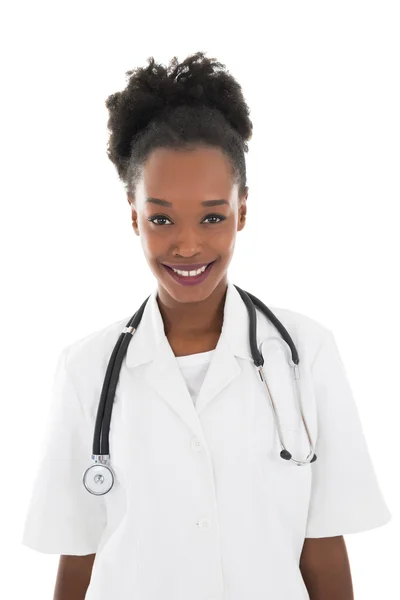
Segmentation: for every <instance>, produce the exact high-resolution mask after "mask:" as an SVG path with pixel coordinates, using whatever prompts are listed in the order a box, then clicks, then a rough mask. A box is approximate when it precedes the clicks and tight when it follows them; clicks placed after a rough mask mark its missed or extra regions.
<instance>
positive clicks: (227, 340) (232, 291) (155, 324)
mask: <svg viewBox="0 0 400 600" xmlns="http://www.w3.org/2000/svg"><path fill="white" fill-rule="evenodd" d="M157 293H158V290H157V288H154V290H153V292H152V293H151V295H150V297H149V299H148V301H147V304H146V306H145V309H144V311H143V315H142V320H141V322H140V324H139V326H138V328H137V330H136V332H135V333H134V336H133V339H132V341H131V342H130V344H129V346H128V349H127V354H126V365H127V366H128V367H129V368H130V367H136V366H138V365H141V364H144V363H146V362H149V361H152V360H154V358H155V354H156V352H157V349H158V348H159V347H160V345H165V344H168V345H169V342H168V339H167V337H166V335H165V332H164V322H163V319H162V316H161V313H160V310H159V307H158V303H157ZM257 315H258V321H257V323H258V326H257V341H258V343H260V342H261V340H262V339H264V338H265V337H266V336H268V335H269V334H275V335H276V330H275V329H273V328H272V326H271V324H270V323H269V321H267V319H266V318H265V317H264V318H262V319H261V320H260V313H259V312H258V309H257ZM220 340H223V342H224V345H225V346H226V347H227V348H229V351H230V352H231V353H232V354H234V355H235V356H237V357H238V358H245V359H247V360H251V361H252V360H253V358H252V356H251V351H250V343H249V317H248V312H247V308H246V306H245V304H244V302H243V300H242V298H241V296H240V294H239V292H238V291H237V289H236V288H235V286H234V285H233V283H232V282H231V281H230V280H228V284H227V291H226V297H225V306H224V318H223V323H222V329H221V335H220ZM133 341H135V343H133ZM221 343H222V342H221Z"/></svg>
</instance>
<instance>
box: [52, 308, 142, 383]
mask: <svg viewBox="0 0 400 600" xmlns="http://www.w3.org/2000/svg"><path fill="white" fill-rule="evenodd" d="M129 319H130V316H126V317H124V318H123V319H118V321H115V322H113V323H111V324H109V325H106V326H105V327H102V328H100V329H97V330H95V331H92V332H90V333H89V334H87V335H85V336H83V337H80V338H78V339H76V340H74V341H73V342H71V343H70V344H68V345H66V346H65V347H64V348H63V352H64V353H65V360H66V363H65V364H66V368H67V370H68V372H69V373H70V375H71V376H72V377H73V378H82V377H87V378H89V376H90V375H95V374H96V372H97V371H98V372H99V373H104V368H105V367H107V364H108V361H109V359H110V356H111V353H112V351H113V349H114V346H115V344H116V343H117V340H118V338H119V336H120V334H121V332H122V330H123V328H124V327H125V326H126V324H127V322H128V321H129Z"/></svg>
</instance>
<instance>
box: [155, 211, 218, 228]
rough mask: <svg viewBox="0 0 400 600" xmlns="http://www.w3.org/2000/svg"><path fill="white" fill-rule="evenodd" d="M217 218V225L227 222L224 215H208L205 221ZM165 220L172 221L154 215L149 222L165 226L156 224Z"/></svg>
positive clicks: (162, 216)
mask: <svg viewBox="0 0 400 600" xmlns="http://www.w3.org/2000/svg"><path fill="white" fill-rule="evenodd" d="M215 218H216V219H219V221H217V223H220V222H221V221H225V219H226V217H225V216H224V215H217V214H211V215H207V216H206V217H205V220H206V219H215ZM163 219H164V220H167V221H170V220H169V219H168V217H165V216H164V215H154V217H149V218H148V219H147V220H148V221H150V223H154V225H163V223H156V221H158V220H163ZM203 222H204V221H203ZM170 223H171V221H170ZM217 223H216V222H215V221H214V223H210V225H214V224H217Z"/></svg>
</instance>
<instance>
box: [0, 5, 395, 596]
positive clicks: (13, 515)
mask: <svg viewBox="0 0 400 600" xmlns="http://www.w3.org/2000/svg"><path fill="white" fill-rule="evenodd" d="M143 4H144V5H146V8H143V6H142V5H143ZM2 13H3V14H2V15H1V18H0V22H1V23H2V24H1V32H0V33H1V35H0V40H1V42H0V43H1V48H0V49H1V53H0V56H1V62H2V64H1V87H2V92H1V100H0V101H1V104H2V106H1V112H0V115H1V120H2V124H1V125H2V126H1V132H2V143H1V150H0V151H1V153H2V163H1V164H2V170H1V171H2V175H1V181H0V185H1V200H2V218H1V220H0V222H1V244H2V248H1V251H2V253H1V257H2V261H1V279H2V310H1V332H2V336H1V341H2V346H1V349H2V364H3V367H4V365H5V366H6V368H5V369H4V370H3V373H2V411H3V419H2V455H3V467H2V469H3V479H2V494H1V500H0V502H1V507H2V521H3V522H2V544H1V554H2V555H1V557H0V558H1V564H2V566H3V569H2V577H1V579H2V582H1V587H2V590H3V592H4V597H7V599H8V600H14V599H20V598H26V597H30V598H35V599H36V598H40V599H41V600H43V599H45V598H46V599H47V598H52V594H53V588H54V582H55V577H56V570H57V566H58V556H55V555H44V554H40V553H37V552H34V551H32V550H30V549H28V548H25V547H23V546H22V545H20V537H21V535H22V526H23V520H24V516H25V511H26V509H27V503H28V501H29V494H30V491H31V486H32V483H33V478H34V475H35V469H36V466H37V460H38V454H39V452H40V447H41V440H42V435H43V426H44V421H45V418H46V415H47V411H48V407H49V403H50V401H51V398H50V391H51V383H52V376H53V371H54V368H55V364H56V359H57V357H58V354H59V352H60V351H61V348H62V347H63V346H64V345H66V344H68V343H70V342H72V341H74V340H75V339H77V338H80V337H83V336H85V335H88V334H89V333H91V332H93V331H95V330H98V329H100V328H102V327H105V326H107V325H108V324H110V323H112V322H115V321H117V320H118V319H121V318H123V317H124V316H125V315H132V314H133V313H134V312H135V311H136V310H137V309H138V307H139V305H140V304H141V303H142V302H143V300H144V299H145V297H146V296H147V295H148V294H149V293H150V292H151V290H152V289H153V287H154V285H155V283H156V282H155V280H154V278H153V275H152V273H151V272H150V270H149V268H148V266H147V264H146V262H145V259H144V257H143V255H142V251H141V246H140V241H139V238H138V237H136V236H135V235H134V232H133V229H132V226H131V219H130V211H129V206H128V203H127V201H126V198H125V195H124V189H123V185H122V183H121V182H120V181H119V179H118V176H117V172H116V170H115V168H114V166H113V165H112V163H111V162H110V161H109V160H108V158H107V155H106V142H107V136H108V133H107V128H106V121H107V117H108V112H107V109H106V107H105V104H104V102H105V99H106V97H107V96H108V95H109V94H110V93H113V92H115V91H117V90H121V89H123V88H124V87H125V84H126V79H125V72H126V71H127V70H129V69H132V68H134V67H136V66H144V65H145V64H147V58H148V57H149V56H154V57H155V59H156V60H157V61H158V62H162V63H163V64H165V65H166V64H168V62H169V61H170V59H171V58H172V56H175V55H176V56H177V57H178V58H179V60H183V59H184V58H186V56H187V55H188V54H191V53H193V52H196V51H198V50H203V51H205V52H206V53H207V55H208V56H210V57H216V58H217V59H218V60H219V61H220V62H222V63H224V64H225V65H226V67H227V68H228V69H229V71H230V72H231V74H232V75H233V76H234V77H235V78H236V79H237V80H238V81H239V83H240V84H241V85H242V88H243V91H244V95H245V99H246V101H247V102H248V104H249V107H250V109H251V115H250V117H251V119H252V121H253V125H254V135H253V139H252V140H251V141H250V143H249V148H250V151H249V154H247V155H246V160H247V168H248V185H249V189H250V193H249V198H248V202H247V204H248V209H247V223H246V227H245V228H244V230H243V231H242V232H240V233H239V234H238V237H237V243H236V249H235V255H234V259H233V261H232V263H231V266H230V270H229V276H230V279H231V280H232V281H233V282H234V283H236V284H237V285H240V286H241V287H242V288H243V289H245V290H247V291H250V292H251V293H253V294H255V295H256V296H258V297H260V298H261V299H262V300H263V302H264V303H265V304H267V305H270V306H277V307H279V306H280V307H285V308H289V309H291V310H295V311H298V312H301V313H304V314H306V315H308V316H310V317H312V318H314V319H316V320H318V321H320V322H321V323H323V324H324V325H326V326H327V327H329V328H331V329H332V331H333V333H334V335H335V338H336V340H337V342H338V345H339V349H340V352H341V355H342V358H343V362H344V364H345V365H346V368H347V372H348V374H349V378H350V381H351V384H352V388H353V391H354V394H355V397H356V400H357V403H358V407H359V411H360V415H361V418H362V422H363V426H364V431H365V435H366V437H367V440H368V444H369V448H370V452H371V455H372V457H373V461H374V464H375V466H376V471H377V474H378V479H379V481H380V484H381V486H382V490H383V493H384V496H385V498H386V500H387V503H388V506H389V508H390V510H391V512H392V514H393V519H392V521H391V523H390V524H388V525H386V526H385V527H382V528H379V529H376V530H372V531H367V532H363V533H359V534H356V535H349V536H346V537H345V539H346V543H347V547H348V552H349V556H350V561H351V568H352V575H353V584H354V590H355V597H356V598H357V599H360V600H361V599H362V600H364V599H365V600H367V599H376V598H394V597H397V594H398V593H399V583H398V573H397V571H398V561H399V534H400V531H399V522H398V511H397V507H398V506H400V495H399V489H400V486H399V485H398V482H399V469H398V460H397V453H398V450H397V447H398V433H399V416H400V415H399V402H400V399H399V389H400V386H399V362H400V361H399V359H400V357H399V333H400V322H399V302H400V295H399V285H398V284H399V257H400V244H399V191H400V190H399V187H400V185H399V164H400V162H399V158H400V156H399V153H400V152H399V139H400V121H399V106H400V90H399V56H400V47H399V46H400V44H399V35H398V32H399V29H400V23H399V21H400V19H399V12H398V3H397V2H386V1H384V0H380V1H379V2H378V1H376V2H368V1H365V0H364V1H363V2H354V1H349V0H347V1H346V2H342V1H340V2H339V1H338V0H336V1H335V2H329V3H328V2H305V1H302V2H299V1H298V0H296V1H295V2H292V1H288V0H286V1H284V2H279V3H278V2H274V3H272V2H270V3H269V2H264V3H259V2H249V1H247V2H245V3H240V4H237V5H234V4H233V3H231V2H229V3H228V2H211V3H208V2H199V3H197V5H196V6H195V5H194V4H192V3H189V4H188V3H187V2H185V3H182V4H179V3H177V2H162V3H160V4H159V5H158V4H157V3H156V2H152V3H140V6H139V4H138V3H133V2H131V3H128V2H126V3H123V2H118V1H114V2H113V3H111V2H107V3H105V2H104V3H102V2H94V1H82V2H65V3H60V2H13V3H7V4H6V5H5V8H3V9H2ZM261 241H262V245H263V247H264V248H265V250H264V252H261V251H260V246H261ZM249 264H250V265H251V266H252V268H249ZM4 416H5V419H4ZM349 460H351V455H349ZM89 464H90V456H88V465H89ZM294 501H295V500H294ZM4 567H6V568H4Z"/></svg>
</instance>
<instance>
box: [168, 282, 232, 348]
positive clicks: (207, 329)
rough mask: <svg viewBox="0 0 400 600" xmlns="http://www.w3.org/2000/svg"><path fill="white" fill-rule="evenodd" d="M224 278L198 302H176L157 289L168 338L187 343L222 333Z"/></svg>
mask: <svg viewBox="0 0 400 600" xmlns="http://www.w3.org/2000/svg"><path fill="white" fill-rule="evenodd" d="M226 290H227V277H226V275H225V277H224V278H223V279H222V280H221V281H220V282H219V284H218V285H217V287H216V288H215V289H214V290H213V292H212V293H211V294H210V295H209V296H208V298H206V299H205V300H202V301H200V302H178V301H177V300H175V299H174V298H172V296H170V295H169V294H168V292H167V291H166V290H165V289H164V288H163V287H161V286H158V293H157V303H158V307H159V310H160V313H161V316H162V319H163V321H164V331H165V335H166V336H167V337H174V338H180V339H189V338H192V339H193V338H195V337H201V336H203V337H204V336H207V335H212V334H214V335H216V334H218V335H219V334H220V333H221V328H222V321H223V314H224V304H225V297H226Z"/></svg>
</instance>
